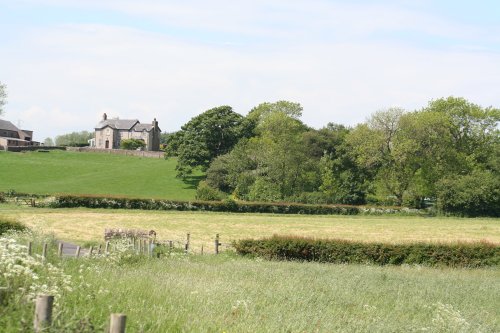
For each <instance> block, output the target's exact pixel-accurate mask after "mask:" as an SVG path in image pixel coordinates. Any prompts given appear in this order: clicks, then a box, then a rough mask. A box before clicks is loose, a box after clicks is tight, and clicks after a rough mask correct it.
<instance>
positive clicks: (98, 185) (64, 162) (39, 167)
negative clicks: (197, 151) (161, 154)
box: [0, 151, 199, 200]
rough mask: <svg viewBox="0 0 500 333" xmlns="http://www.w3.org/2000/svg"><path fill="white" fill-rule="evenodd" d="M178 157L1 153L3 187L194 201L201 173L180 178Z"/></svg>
mask: <svg viewBox="0 0 500 333" xmlns="http://www.w3.org/2000/svg"><path fill="white" fill-rule="evenodd" d="M175 165H176V161H175V159H168V160H163V159H153V158H140V157H134V156H120V155H108V154H99V153H77V152H66V151H51V152H50V153H39V152H29V153H10V152H0V191H9V190H15V191H17V192H25V193H37V194H45V193H48V194H52V193H72V194H99V195H117V196H129V197H139V198H164V199H177V200H190V199H194V196H195V192H196V186H197V182H198V180H199V177H193V178H192V179H190V180H189V181H188V182H183V181H182V180H180V179H178V178H176V177H175Z"/></svg>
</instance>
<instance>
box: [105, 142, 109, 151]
mask: <svg viewBox="0 0 500 333" xmlns="http://www.w3.org/2000/svg"><path fill="white" fill-rule="evenodd" d="M105 147H106V149H108V148H109V140H106V146H105Z"/></svg>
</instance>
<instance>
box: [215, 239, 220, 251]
mask: <svg viewBox="0 0 500 333" xmlns="http://www.w3.org/2000/svg"><path fill="white" fill-rule="evenodd" d="M219 245H220V243H219V234H216V235H215V254H219Z"/></svg>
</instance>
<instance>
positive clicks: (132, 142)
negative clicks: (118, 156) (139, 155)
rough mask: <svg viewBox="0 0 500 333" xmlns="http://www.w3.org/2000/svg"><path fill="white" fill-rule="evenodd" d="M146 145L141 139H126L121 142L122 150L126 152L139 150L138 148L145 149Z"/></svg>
mask: <svg viewBox="0 0 500 333" xmlns="http://www.w3.org/2000/svg"><path fill="white" fill-rule="evenodd" d="M145 146H146V143H145V142H144V140H141V139H125V140H122V141H121V142H120V148H121V149H126V150H137V149H138V148H144V147H145Z"/></svg>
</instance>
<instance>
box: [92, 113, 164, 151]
mask: <svg viewBox="0 0 500 333" xmlns="http://www.w3.org/2000/svg"><path fill="white" fill-rule="evenodd" d="M160 134H161V130H160V128H159V127H158V121H156V118H155V119H154V120H153V122H152V123H151V124H141V123H140V122H139V120H137V119H117V118H114V119H108V116H107V115H106V114H103V117H102V120H101V121H100V122H99V124H97V125H96V127H95V135H94V138H93V139H91V140H90V146H91V147H95V148H101V149H120V142H121V141H122V140H126V139H139V140H142V141H144V143H145V144H146V145H145V147H144V150H147V151H159V150H160Z"/></svg>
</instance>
